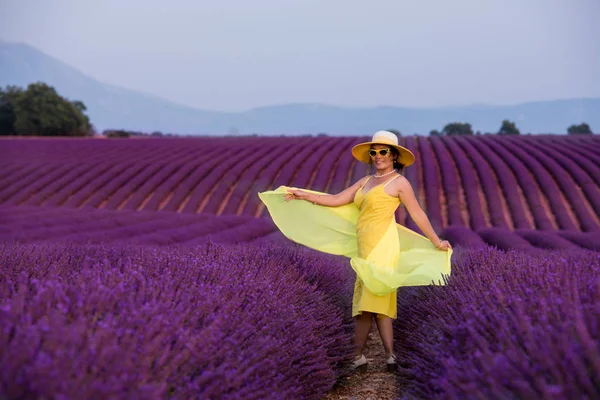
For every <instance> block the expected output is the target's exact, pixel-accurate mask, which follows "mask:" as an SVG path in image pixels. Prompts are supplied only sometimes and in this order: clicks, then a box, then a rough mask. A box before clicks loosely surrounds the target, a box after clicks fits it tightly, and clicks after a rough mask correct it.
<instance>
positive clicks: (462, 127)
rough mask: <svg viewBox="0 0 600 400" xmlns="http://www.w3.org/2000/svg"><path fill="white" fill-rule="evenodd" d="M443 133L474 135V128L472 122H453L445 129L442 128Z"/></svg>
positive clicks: (446, 134)
mask: <svg viewBox="0 0 600 400" xmlns="http://www.w3.org/2000/svg"><path fill="white" fill-rule="evenodd" d="M442 135H444V136H453V135H473V128H471V124H469V123H462V122H451V123H449V124H446V126H444V129H442Z"/></svg>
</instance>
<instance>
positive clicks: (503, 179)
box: [471, 140, 533, 229]
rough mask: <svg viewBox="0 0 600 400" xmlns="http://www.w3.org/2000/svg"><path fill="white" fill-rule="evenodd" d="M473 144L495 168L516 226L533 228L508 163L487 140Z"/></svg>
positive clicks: (473, 142)
mask: <svg viewBox="0 0 600 400" xmlns="http://www.w3.org/2000/svg"><path fill="white" fill-rule="evenodd" d="M471 144H472V145H473V146H474V147H475V148H476V149H477V152H479V154H481V156H482V157H483V158H485V160H487V162H489V163H490V166H491V167H492V169H493V170H494V172H495V174H496V177H497V178H498V182H499V183H500V186H501V188H502V194H503V195H504V198H505V199H506V202H507V204H508V209H509V211H510V215H511V217H512V222H513V225H514V227H515V228H517V229H532V225H531V223H530V222H529V219H528V218H527V215H526V211H525V204H523V202H522V201H521V197H520V196H519V192H518V190H517V189H518V183H517V181H516V180H515V175H514V174H513V172H512V171H511V170H510V169H509V168H508V166H507V164H506V163H505V162H504V161H503V160H502V159H500V158H499V157H498V155H497V154H496V153H494V152H493V151H492V150H491V149H490V148H489V146H488V145H487V142H484V141H482V140H472V141H471ZM532 219H533V218H532Z"/></svg>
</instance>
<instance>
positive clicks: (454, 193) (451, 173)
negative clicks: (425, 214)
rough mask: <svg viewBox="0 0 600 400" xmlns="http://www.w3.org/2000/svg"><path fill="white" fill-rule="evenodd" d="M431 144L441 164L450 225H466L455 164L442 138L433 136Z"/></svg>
mask: <svg viewBox="0 0 600 400" xmlns="http://www.w3.org/2000/svg"><path fill="white" fill-rule="evenodd" d="M431 145H432V147H433V151H434V153H435V157H436V159H437V160H438V164H439V166H440V173H441V175H442V176H441V178H442V187H443V189H444V195H445V197H446V211H447V214H448V225H449V226H465V224H464V223H463V220H462V214H461V211H460V202H459V183H458V179H457V176H456V171H455V168H454V164H453V162H452V160H451V158H450V154H449V153H448V150H447V149H446V147H445V146H444V143H443V142H442V139H440V138H439V137H435V136H432V137H431Z"/></svg>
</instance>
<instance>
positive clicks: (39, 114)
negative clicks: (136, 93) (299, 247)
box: [0, 82, 592, 138]
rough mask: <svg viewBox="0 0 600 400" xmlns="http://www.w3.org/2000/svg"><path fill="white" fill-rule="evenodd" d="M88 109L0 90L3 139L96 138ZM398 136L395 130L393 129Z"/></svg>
mask: <svg viewBox="0 0 600 400" xmlns="http://www.w3.org/2000/svg"><path fill="white" fill-rule="evenodd" d="M86 110H87V109H86V106H85V104H84V103H83V102H82V101H79V100H74V101H70V100H68V99H66V98H64V97H62V96H60V95H59V94H58V93H57V91H56V90H55V89H54V87H52V86H49V85H47V84H46V83H44V82H36V83H31V84H29V85H28V86H27V88H26V89H22V88H20V87H17V86H11V85H9V86H7V87H6V88H4V89H2V88H0V135H21V136H28V135H29V136H93V135H95V132H94V129H93V127H92V124H91V123H90V120H89V118H88V116H87V115H86V114H85V111H86ZM389 130H390V131H392V132H395V133H396V134H398V135H401V133H400V132H399V131H398V130H395V129H389ZM567 133H568V134H569V135H578V134H588V135H589V134H592V129H591V128H590V126H589V125H588V124H587V123H585V122H584V123H581V124H579V125H571V126H569V127H568V128H567ZM429 134H430V135H432V136H452V135H475V134H480V132H477V133H474V132H473V128H472V127H471V124H469V123H466V122H451V123H448V124H446V125H445V126H444V127H443V128H442V130H441V131H438V130H435V129H434V130H432V131H430V132H429ZM497 134H498V135H520V134H521V132H520V131H519V129H518V128H517V126H516V124H515V123H514V122H512V121H509V120H507V119H505V120H503V121H502V124H501V126H500V129H499V130H498V132H497ZM103 135H104V136H106V137H116V138H123V137H125V138H126V137H131V136H151V137H163V136H177V135H174V134H163V133H161V132H152V133H150V134H145V133H142V132H133V131H126V130H122V129H110V130H106V131H104V132H103Z"/></svg>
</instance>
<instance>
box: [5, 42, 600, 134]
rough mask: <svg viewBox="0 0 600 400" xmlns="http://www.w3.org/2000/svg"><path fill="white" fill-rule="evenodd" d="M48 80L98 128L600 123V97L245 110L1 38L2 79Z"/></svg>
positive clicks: (335, 130) (530, 128)
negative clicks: (169, 92)
mask: <svg viewBox="0 0 600 400" xmlns="http://www.w3.org/2000/svg"><path fill="white" fill-rule="evenodd" d="M38 81H41V82H45V83H47V84H49V85H51V86H53V87H54V88H55V89H56V90H57V92H58V93H59V94H60V95H62V96H64V97H66V98H69V99H70V100H81V101H83V102H84V104H85V105H86V107H87V115H88V116H89V117H90V120H91V122H92V124H93V125H94V127H95V129H96V130H97V131H99V132H100V131H102V130H105V129H126V130H134V131H140V132H154V131H161V132H163V133H176V134H182V135H238V134H239V135H241V134H260V135H297V134H319V133H327V134H329V135H370V134H372V133H373V132H375V131H377V130H380V129H397V130H399V131H400V132H402V133H403V134H407V135H409V134H421V135H424V134H425V135H426V134H428V133H429V131H431V130H432V129H437V130H442V128H443V127H444V125H445V124H447V123H450V122H468V123H470V124H471V125H472V126H473V129H474V130H479V131H481V132H497V131H498V129H499V128H500V125H501V123H502V120H504V119H509V120H511V121H513V122H515V123H516V125H517V127H518V128H519V129H520V130H521V132H522V133H557V134H562V133H566V130H567V127H568V126H570V125H572V124H580V123H582V122H586V123H588V124H589V125H590V126H591V128H592V130H594V129H596V131H598V130H600V98H579V99H558V100H552V101H537V102H527V103H521V104H515V105H470V106H457V107H435V108H434V107H432V108H407V107H394V106H381V107H372V108H348V107H337V106H333V105H326V104H306V103H299V104H282V105H274V106H267V107H260V108H254V109H251V110H248V111H244V112H222V111H212V110H201V109H197V108H193V107H189V106H186V105H182V104H177V103H174V102H172V101H168V100H165V99H162V98H160V97H157V96H152V95H149V94H145V93H141V92H138V91H134V90H129V89H126V88H122V87H118V86H114V85H110V84H106V83H103V82H100V81H98V80H96V79H94V78H93V77H90V76H88V75H86V74H85V73H84V72H81V71H79V70H77V69H75V68H73V67H71V66H69V65H67V64H65V63H63V62H61V61H60V60H58V59H56V58H54V57H52V56H50V55H48V54H45V53H43V52H42V51H40V50H38V49H36V48H34V47H32V46H30V45H27V44H24V43H14V42H0V86H2V87H5V86H7V85H17V86H21V87H26V86H27V85H28V84H29V83H32V82H38Z"/></svg>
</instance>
